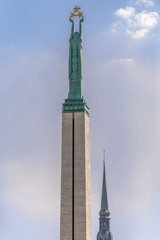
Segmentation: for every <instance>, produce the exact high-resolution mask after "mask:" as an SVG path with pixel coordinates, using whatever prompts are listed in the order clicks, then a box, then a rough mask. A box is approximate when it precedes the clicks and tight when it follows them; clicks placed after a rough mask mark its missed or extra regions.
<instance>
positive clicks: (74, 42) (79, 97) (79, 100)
mask: <svg viewBox="0 0 160 240" xmlns="http://www.w3.org/2000/svg"><path fill="white" fill-rule="evenodd" d="M75 17H79V32H75V25H74V20H73V19H74V18H75ZM69 21H70V22H71V23H72V28H71V36H70V39H69V43H70V47H69V93H68V98H67V99H65V103H63V112H86V113H87V114H88V115H89V107H88V106H87V103H86V102H85V100H84V98H83V94H82V22H83V21H84V17H83V12H80V8H79V7H77V6H76V7H75V8H74V12H73V13H71V16H70V18H69Z"/></svg>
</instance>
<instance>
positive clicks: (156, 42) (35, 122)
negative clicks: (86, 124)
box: [0, 0, 160, 240]
mask: <svg viewBox="0 0 160 240" xmlns="http://www.w3.org/2000/svg"><path fill="white" fill-rule="evenodd" d="M75 5H79V6H80V7H81V8H82V11H83V12H84V16H85V22H84V23H83V36H84V37H83V92H84V97H85V100H86V101H87V103H88V105H89V106H90V122H91V126H90V136H91V177H92V232H93V237H92V239H96V234H97V232H98V226H99V223H98V212H99V209H100V197H101V184H102V167H103V165H102V160H103V159H102V158H103V149H104V148H105V149H106V158H107V184H108V194H109V208H110V211H111V218H112V219H111V231H112V232H113V237H114V239H116V240H128V239H130V240H150V239H154V240H159V239H160V232H159V224H160V214H159V213H160V204H159V203H160V176H159V175H160V173H159V169H160V67H159V66H160V2H159V0H137V1H136V0H115V1H113V0H108V1H106V0H101V1H97V0H92V1H89V0H81V1H80V0H79V1H78V0H77V1H76V0H67V1H65V0H60V1H55V0H46V1H42V0H34V1H33V0H32V1H31V0H28V1H25V0H21V1H19V0H14V1H12V0H0V52H1V54H0V239H1V240H22V239H23V240H44V239H47V240H59V239H60V238H59V234H60V230H59V226H60V166H61V117H62V114H61V112H62V103H63V102H64V99H65V98H66V97H67V93H68V53H69V44H68V40H69V37H70V30H71V24H70V22H69V21H68V19H69V15H70V13H71V12H72V9H73V7H75Z"/></svg>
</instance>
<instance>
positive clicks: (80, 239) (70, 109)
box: [60, 6, 112, 240]
mask: <svg viewBox="0 0 160 240" xmlns="http://www.w3.org/2000/svg"><path fill="white" fill-rule="evenodd" d="M75 17H78V18H79V32H75V22H74V18H75ZM69 21H70V22H71V25H72V26H71V36H70V40H69V44H70V48H69V93H68V98H67V99H66V100H65V102H64V104H63V108H62V157H61V219H60V240H91V238H92V237H91V177H90V133H89V107H88V106H87V103H86V102H85V100H84V97H83V94H82V23H83V21H84V16H83V13H82V12H80V8H79V7H77V6H76V7H75V8H74V12H73V13H71V16H70V18H69ZM109 220H110V213H109V210H108V199H107V190H106V178H105V165H104V173H103V188H102V200H101V210H100V228H99V233H98V235H97V240H112V234H111V233H110V227H109Z"/></svg>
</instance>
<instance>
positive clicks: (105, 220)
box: [97, 151, 113, 240]
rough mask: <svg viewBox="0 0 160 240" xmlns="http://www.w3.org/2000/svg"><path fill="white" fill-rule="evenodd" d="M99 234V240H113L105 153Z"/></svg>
mask: <svg viewBox="0 0 160 240" xmlns="http://www.w3.org/2000/svg"><path fill="white" fill-rule="evenodd" d="M99 215H100V218H99V232H98V234H97V240H112V239H113V237H112V233H111V232H110V212H109V210H108V197H107V186H106V171H105V151H104V162H103V184H102V197H101V210H100V212H99Z"/></svg>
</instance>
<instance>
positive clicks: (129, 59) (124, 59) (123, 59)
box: [111, 58, 134, 64]
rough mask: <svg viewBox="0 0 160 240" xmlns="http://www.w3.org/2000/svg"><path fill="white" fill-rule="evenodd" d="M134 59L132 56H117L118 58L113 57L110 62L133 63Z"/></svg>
mask: <svg viewBox="0 0 160 240" xmlns="http://www.w3.org/2000/svg"><path fill="white" fill-rule="evenodd" d="M133 62H134V60H133V59H132V58H119V59H116V58H115V59H113V60H112V61H111V63H122V64H125V63H133Z"/></svg>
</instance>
